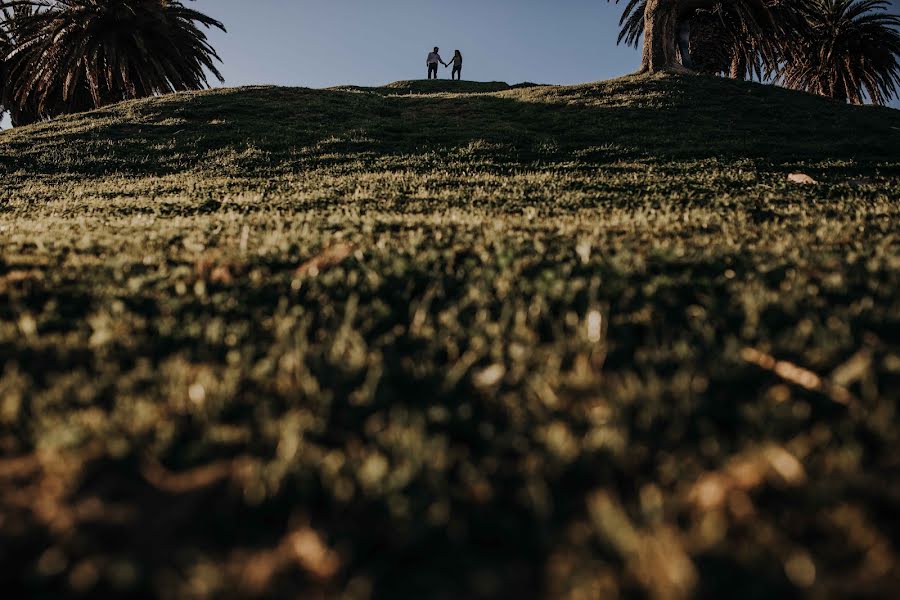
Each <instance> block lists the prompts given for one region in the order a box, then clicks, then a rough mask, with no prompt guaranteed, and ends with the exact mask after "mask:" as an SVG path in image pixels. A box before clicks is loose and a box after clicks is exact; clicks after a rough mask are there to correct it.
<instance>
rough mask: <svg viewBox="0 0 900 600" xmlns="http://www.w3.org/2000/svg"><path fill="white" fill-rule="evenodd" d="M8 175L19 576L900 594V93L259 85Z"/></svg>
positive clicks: (38, 154)
mask: <svg viewBox="0 0 900 600" xmlns="http://www.w3.org/2000/svg"><path fill="white" fill-rule="evenodd" d="M0 171H2V195H0V253H2V254H0V590H3V591H2V595H3V597H4V598H9V599H18V598H35V599H38V598H48V599H49V598H54V599H56V598H100V597H127V598H162V599H169V598H171V599H175V598H179V599H180V598H199V599H216V598H329V599H330V598H336V599H337V598H346V599H359V600H363V599H367V598H372V599H385V598H386V599H394V598H409V599H421V598H435V599H448V600H450V599H454V600H455V599H479V598H483V599H495V598H496V599H500V598H548V599H562V598H570V599H573V600H575V599H593V598H603V599H607V598H650V599H655V600H680V599H687V598H709V599H723V598H728V599H743V598H747V599H750V598H760V599H762V598H765V599H769V598H897V597H900V560H898V543H900V519H898V518H897V515H898V514H900V513H898V511H900V439H898V437H900V429H898V426H897V425H898V417H897V401H898V398H900V294H898V284H900V252H898V251H900V182H898V174H900V113H898V112H897V111H892V110H889V109H879V108H871V107H866V108H861V107H849V106H845V105H842V104H839V103H836V102H832V101H828V100H824V99H821V98H816V97H813V96H808V95H805V94H801V93H796V92H789V91H786V90H782V89H778V88H774V87H765V86H760V85H753V84H748V83H743V82H737V81H726V80H720V79H715V78H705V77H684V76H672V75H669V76H655V77H647V78H634V77H632V78H623V79H617V80H613V81H609V82H605V83H597V84H590V85H581V86H574V87H554V86H540V87H538V86H530V85H524V86H514V87H510V86H506V85H505V84H479V85H475V84H465V83H463V84H459V85H456V84H451V83H450V82H434V83H433V84H430V83H428V82H401V83H398V84H394V85H392V86H388V87H385V88H379V89H371V88H359V87H346V88H337V89H332V90H309V89H285V88H271V87H257V88H242V89H230V90H218V91H211V92H204V93H191V94H178V95H172V96H164V97H159V98H155V99H151V100H142V101H135V102H128V103H124V104H118V105H114V106H111V107H108V108H104V109H101V110H98V111H95V112H91V113H87V114H83V115H76V116H72V117H65V118H60V119H57V120H55V121H53V122H50V123H44V124H39V125H34V126H29V127H24V128H17V129H15V130H11V131H6V132H3V133H2V134H0ZM789 175H793V177H791V178H789ZM801 175H802V176H803V177H799V176H801ZM795 182H797V183H795ZM799 182H806V183H799Z"/></svg>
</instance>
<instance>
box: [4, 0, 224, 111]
mask: <svg viewBox="0 0 900 600" xmlns="http://www.w3.org/2000/svg"><path fill="white" fill-rule="evenodd" d="M4 6H6V7H7V8H20V9H21V8H22V7H28V8H30V9H31V10H29V11H27V12H21V13H19V14H14V15H9V14H7V18H6V19H5V22H4V31H5V34H6V35H7V36H9V37H10V38H11V39H13V40H14V44H12V46H13V47H11V48H10V49H9V51H8V52H7V53H6V54H5V57H6V60H5V65H4V67H5V78H4V99H5V104H6V106H7V108H9V109H10V110H11V112H12V114H13V118H14V119H16V120H17V121H19V122H20V123H21V122H28V121H33V120H35V119H38V118H48V117H52V116H55V115H58V114H63V113H69V112H76V111H82V110H88V109H92V108H96V107H99V106H103V105H105V104H109V103H111V102H117V101H120V100H128V99H133V98H142V97H146V96H152V95H155V94H161V93H167V92H174V91H183V90H195V89H201V88H204V87H207V85H208V82H207V72H208V73H212V74H213V75H214V76H215V77H216V78H218V79H219V80H220V81H221V80H222V76H221V74H220V73H219V71H218V69H217V68H216V62H217V61H219V60H220V59H219V56H218V55H217V54H216V51H215V50H214V49H213V48H212V46H211V45H210V44H209V42H208V40H207V38H206V35H205V33H204V32H203V31H202V30H201V28H200V27H199V26H203V27H205V28H209V27H217V28H219V29H222V30H223V31H224V26H223V25H222V23H220V22H219V21H216V20H215V19H212V18H211V17H208V16H206V15H204V14H203V13H201V12H198V11H196V10H192V9H189V8H187V7H186V6H184V4H183V3H182V2H178V1H174V0H34V1H27V2H22V1H15V2H6V3H4ZM17 113H18V114H17ZM17 117H18V118H17Z"/></svg>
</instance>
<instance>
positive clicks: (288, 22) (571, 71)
mask: <svg viewBox="0 0 900 600" xmlns="http://www.w3.org/2000/svg"><path fill="white" fill-rule="evenodd" d="M192 4H193V5H194V6H195V7H197V8H199V9H200V10H202V11H203V12H205V13H207V14H209V15H211V16H214V17H216V18H218V19H219V20H220V21H222V22H223V23H224V24H225V26H226V28H227V29H228V34H221V33H211V34H210V37H211V39H212V41H213V43H214V45H215V47H216V49H217V50H219V53H220V55H221V56H222V60H223V62H224V64H223V69H222V72H223V74H224V75H225V78H226V84H227V85H244V84H248V83H275V84H282V85H301V86H309V87H325V86H331V85H337V84H357V85H381V84H385V83H389V82H391V81H396V80H398V79H424V78H425V75H426V70H425V57H426V55H427V53H428V52H429V51H430V50H431V48H433V47H434V46H440V48H441V53H442V55H443V57H444V60H449V59H450V57H451V56H452V55H453V50H455V49H457V48H458V49H460V50H461V51H462V52H463V55H464V57H465V63H464V71H463V75H464V78H465V79H472V80H476V81H506V82H509V83H519V82H522V81H532V82H538V83H561V84H567V83H581V82H585V81H596V80H599V79H607V78H609V77H613V76H616V75H622V74H625V73H628V72H630V71H633V70H635V69H636V68H637V66H638V62H639V55H638V53H637V52H636V51H635V50H633V49H631V48H625V47H617V46H616V35H617V31H618V19H619V14H620V7H617V6H615V5H609V4H607V2H606V0H555V1H554V0H452V1H451V0H443V1H436V0H197V1H196V2H193V3H192ZM440 76H441V77H446V78H449V76H450V71H449V70H444V69H443V68H441V73H440Z"/></svg>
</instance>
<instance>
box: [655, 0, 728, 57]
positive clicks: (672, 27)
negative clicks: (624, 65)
mask: <svg viewBox="0 0 900 600" xmlns="http://www.w3.org/2000/svg"><path fill="white" fill-rule="evenodd" d="M713 3H714V0H647V8H646V10H645V12H644V52H643V55H642V58H641V70H640V72H641V73H659V72H661V71H685V70H686V68H685V66H684V65H682V64H681V63H680V62H679V61H678V50H677V47H678V45H677V44H676V41H677V38H678V31H679V25H680V24H681V23H682V22H683V21H684V20H685V19H687V18H689V16H690V15H691V14H692V13H693V11H695V10H696V9H698V8H704V7H708V6H711V5H712V4H713ZM685 59H686V60H685V62H687V63H689V62H690V54H688V56H686V57H685Z"/></svg>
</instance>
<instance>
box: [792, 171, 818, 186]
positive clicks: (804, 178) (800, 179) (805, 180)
mask: <svg viewBox="0 0 900 600" xmlns="http://www.w3.org/2000/svg"><path fill="white" fill-rule="evenodd" d="M788 181H790V182H791V183H798V184H800V185H815V184H817V183H819V182H818V181H816V180H815V179H813V178H812V177H810V176H809V175H807V174H806V173H791V174H790V175H788Z"/></svg>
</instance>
